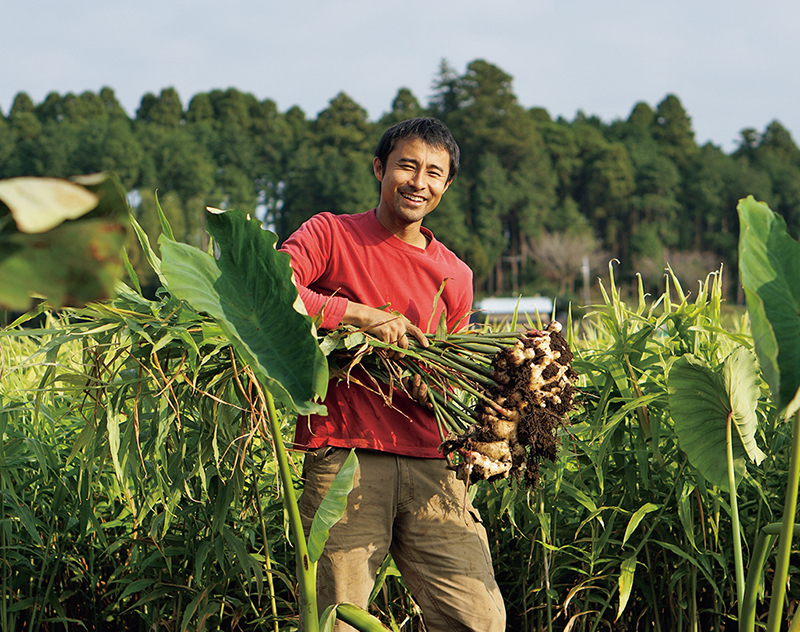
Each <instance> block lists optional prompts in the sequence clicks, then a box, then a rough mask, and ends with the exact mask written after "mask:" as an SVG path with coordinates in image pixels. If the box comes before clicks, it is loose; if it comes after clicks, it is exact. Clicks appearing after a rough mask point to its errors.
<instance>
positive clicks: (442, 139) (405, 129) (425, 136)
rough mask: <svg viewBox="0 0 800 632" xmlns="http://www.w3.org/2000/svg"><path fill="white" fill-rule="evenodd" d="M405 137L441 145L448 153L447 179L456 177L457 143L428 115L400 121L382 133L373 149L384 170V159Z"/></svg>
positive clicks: (432, 145) (444, 126) (447, 131)
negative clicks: (448, 168)
mask: <svg viewBox="0 0 800 632" xmlns="http://www.w3.org/2000/svg"><path fill="white" fill-rule="evenodd" d="M406 138H419V139H420V140H422V141H424V142H425V143H426V144H427V145H430V146H431V147H441V148H442V149H445V150H447V153H448V154H449V155H450V171H449V173H448V174H447V181H448V182H450V181H451V180H452V179H453V178H455V177H456V174H457V173H458V163H459V160H460V159H461V151H460V150H459V149H458V143H456V140H455V138H453V135H452V134H451V133H450V130H449V129H447V126H446V125H445V124H444V123H442V122H441V121H440V120H439V119H435V118H432V117H429V116H426V117H418V118H412V119H408V120H406V121H401V122H400V123H396V124H394V125H392V126H391V127H390V128H389V129H387V130H386V131H385V132H384V133H383V136H382V137H381V140H380V142H379V143H378V147H377V148H376V149H375V157H376V158H377V159H378V160H380V161H381V167H382V168H383V169H384V170H385V169H386V159H387V158H388V157H389V154H390V153H392V150H393V149H394V148H395V146H396V145H397V142H398V141H401V140H404V139H406Z"/></svg>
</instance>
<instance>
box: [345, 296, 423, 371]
mask: <svg viewBox="0 0 800 632" xmlns="http://www.w3.org/2000/svg"><path fill="white" fill-rule="evenodd" d="M342 323H343V324H345V325H355V326H356V327H359V328H360V329H363V330H364V331H366V332H367V333H368V334H370V335H371V336H374V337H375V338H377V339H378V340H380V341H381V342H386V343H389V344H393V345H395V346H397V347H400V348H401V349H408V337H409V336H414V338H416V339H417V340H418V341H419V343H420V344H421V345H422V346H423V347H427V346H428V345H429V344H430V343H429V342H428V339H427V338H426V337H425V334H424V333H423V331H422V330H421V329H420V328H419V327H417V326H416V325H412V324H411V323H410V322H409V321H408V320H407V319H406V318H404V317H403V316H398V315H396V314H390V313H389V312H384V311H383V310H381V309H377V308H375V307H369V306H367V305H363V304H361V303H356V302H354V301H350V302H348V304H347V310H346V311H345V313H344V317H343V318H342ZM388 355H389V358H396V359H398V360H399V359H400V358H402V357H403V353H402V352H399V351H390V352H389V354H388Z"/></svg>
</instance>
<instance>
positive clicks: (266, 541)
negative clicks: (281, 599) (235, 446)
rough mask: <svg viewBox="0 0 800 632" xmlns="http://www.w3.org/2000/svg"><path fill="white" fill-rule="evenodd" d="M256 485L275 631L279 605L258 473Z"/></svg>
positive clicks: (276, 630)
mask: <svg viewBox="0 0 800 632" xmlns="http://www.w3.org/2000/svg"><path fill="white" fill-rule="evenodd" d="M255 487H256V509H257V510H258V520H259V522H260V523H261V539H262V540H263V541H264V566H265V567H266V569H267V585H268V586H269V601H270V606H271V609H272V616H273V617H275V632H279V627H278V605H277V603H276V602H275V579H274V578H273V577H272V562H271V560H270V559H269V554H270V547H269V539H268V538H267V524H266V521H265V520H264V512H263V510H262V509H261V496H260V494H259V493H258V474H256V476H255Z"/></svg>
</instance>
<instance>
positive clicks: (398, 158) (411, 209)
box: [282, 118, 505, 632]
mask: <svg viewBox="0 0 800 632" xmlns="http://www.w3.org/2000/svg"><path fill="white" fill-rule="evenodd" d="M458 163H459V149H458V145H457V144H456V142H455V140H454V139H453V137H452V135H451V134H450V131H449V130H448V129H447V128H446V127H445V126H444V124H443V123H441V121H438V120H436V119H433V118H416V119H410V120H408V121H403V122H402V123H398V124H397V125H394V126H392V127H390V128H389V129H388V130H387V131H386V132H385V133H384V135H383V137H382V138H381V140H380V142H379V143H378V147H377V149H376V151H375V158H374V160H373V170H374V173H375V177H376V178H377V179H378V180H379V182H380V200H379V202H378V206H377V207H376V208H374V209H372V210H371V211H367V212H365V213H361V214H357V215H333V214H331V213H321V214H319V215H316V216H314V217H312V218H311V219H310V220H308V221H307V222H306V223H305V224H303V226H301V227H300V228H299V229H298V231H297V232H296V233H294V234H293V235H292V236H291V237H289V239H287V240H286V242H285V243H284V245H283V247H282V249H283V250H285V251H286V252H288V253H289V254H290V255H291V257H292V268H293V269H294V272H295V279H296V282H297V285H298V289H299V292H300V296H301V298H302V299H303V302H304V303H305V306H306V309H307V310H308V312H309V314H312V315H315V314H321V315H322V326H323V328H327V329H332V328H334V327H336V326H338V325H340V324H352V325H356V326H358V327H360V328H363V329H365V330H366V331H368V332H369V333H370V334H372V335H373V336H375V337H377V338H379V339H380V340H383V341H385V342H391V343H395V344H397V345H398V346H399V347H401V348H403V349H405V348H408V337H409V336H413V337H415V338H416V339H417V340H419V341H420V343H421V344H423V345H427V344H428V343H427V339H426V338H425V333H426V331H427V333H431V331H428V330H435V328H436V326H437V324H438V323H439V321H440V319H441V318H442V317H444V318H445V321H446V322H447V327H448V329H452V328H457V327H459V326H462V325H464V324H466V322H467V316H468V314H469V312H470V310H471V308H472V272H471V271H470V269H469V268H468V267H467V265H466V264H465V263H463V262H462V261H461V260H459V259H458V258H457V257H456V256H455V255H454V254H453V253H452V252H450V250H448V249H447V248H445V246H444V245H443V244H442V243H441V242H439V241H437V240H436V238H435V237H434V236H433V233H431V231H429V230H428V229H427V228H424V227H423V226H422V220H423V219H424V218H425V216H426V215H428V213H430V212H432V211H433V210H434V209H435V208H436V206H437V205H438V204H439V201H440V200H441V198H442V195H444V194H445V192H446V191H447V189H448V187H449V186H450V184H451V183H452V181H453V178H455V176H456V173H457V172H458ZM443 284H444V289H443V290H441V294H440V295H439V298H438V300H435V298H436V296H437V294H438V293H439V292H440V289H441V288H442V285H443ZM399 314H402V316H399ZM369 385H370V381H369V378H368V377H366V375H365V374H363V373H360V372H359V370H358V369H355V370H354V371H353V373H352V374H351V379H350V380H349V383H348V382H337V381H333V382H331V384H330V385H329V389H328V395H327V397H326V399H325V402H324V403H325V405H326V406H327V408H328V415H327V416H324V417H323V416H318V415H312V416H310V417H307V418H301V419H299V420H298V424H297V429H296V432H295V444H296V445H297V446H298V447H301V448H303V449H305V450H308V453H307V454H306V457H305V461H304V466H303V478H304V481H305V484H304V488H303V494H302V496H301V498H300V510H301V513H302V515H303V521H304V526H305V529H306V532H308V530H309V529H310V527H311V521H312V519H313V517H314V513H315V512H316V510H317V507H318V506H319V504H320V502H321V501H322V498H324V496H325V493H326V492H327V490H328V488H329V487H330V484H331V482H332V480H333V478H334V476H335V475H336V473H337V472H338V471H339V469H340V468H341V466H342V463H343V462H344V459H345V458H346V456H347V454H348V451H349V449H350V448H355V449H356V451H357V454H358V458H359V469H358V472H357V473H356V479H355V486H354V488H353V491H352V492H351V493H350V495H349V497H348V506H347V511H346V514H345V516H344V518H342V520H341V521H340V522H339V523H337V524H336V525H335V526H334V527H333V528H332V529H331V531H330V538H329V540H328V543H327V545H326V547H325V551H324V553H323V557H322V558H321V559H320V562H319V567H318V579H317V585H318V605H319V608H320V612H321V611H322V610H323V609H324V608H325V607H327V606H328V605H330V604H333V603H338V602H342V601H349V602H352V603H355V604H357V605H359V606H361V607H366V606H367V600H368V598H369V594H370V591H371V590H372V587H373V584H374V582H375V576H376V572H377V570H378V567H379V566H380V564H381V562H382V561H383V560H384V558H385V556H386V554H387V553H391V554H392V556H393V558H394V560H395V563H396V564H397V567H398V568H399V569H400V572H401V573H402V575H403V578H404V580H405V582H406V585H407V586H408V587H409V589H410V590H411V592H412V594H413V595H414V599H415V600H416V602H417V603H418V604H419V605H420V607H421V608H422V613H423V619H424V620H425V625H426V627H427V629H428V630H429V632H437V631H439V630H442V631H444V630H474V631H476V632H478V631H480V632H494V631H500V630H504V629H505V610H504V607H503V603H502V598H501V596H500V591H499V589H498V587H497V584H496V582H495V579H494V573H493V571H492V563H491V558H490V554H489V547H488V543H487V538H486V532H485V530H484V528H483V526H482V524H481V520H480V516H479V515H478V512H477V511H476V510H475V508H474V507H472V505H471V503H470V502H469V500H468V498H467V494H466V490H465V488H464V484H463V483H462V482H461V481H459V480H457V479H456V478H455V474H454V473H453V472H451V471H449V470H448V469H447V468H446V463H445V461H444V459H443V458H442V454H441V452H440V451H439V444H440V437H439V431H438V428H437V425H436V420H435V418H434V416H433V414H432V413H431V411H430V409H429V408H427V407H426V406H424V405H422V404H421V403H419V402H420V401H421V402H422V403H423V404H424V402H425V397H424V393H415V394H416V395H417V396H418V397H417V399H418V400H419V401H415V400H413V399H411V398H409V397H407V396H406V395H405V394H404V393H402V392H401V391H396V392H395V393H393V395H392V403H391V405H387V404H386V402H385V401H384V398H383V397H382V396H381V395H380V394H379V393H376V392H375V390H374V389H372V388H370V386H369ZM336 629H337V632H340V631H342V630H351V629H352V628H350V626H346V625H345V624H343V623H338V624H337V628H336Z"/></svg>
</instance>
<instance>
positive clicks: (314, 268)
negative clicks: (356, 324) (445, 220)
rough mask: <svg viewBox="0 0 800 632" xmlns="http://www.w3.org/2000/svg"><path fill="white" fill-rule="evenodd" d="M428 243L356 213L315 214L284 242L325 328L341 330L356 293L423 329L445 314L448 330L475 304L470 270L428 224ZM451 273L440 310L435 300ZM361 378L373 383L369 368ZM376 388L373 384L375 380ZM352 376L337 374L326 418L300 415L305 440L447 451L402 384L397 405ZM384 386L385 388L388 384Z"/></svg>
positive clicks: (424, 452) (298, 437)
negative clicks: (420, 245) (407, 237)
mask: <svg viewBox="0 0 800 632" xmlns="http://www.w3.org/2000/svg"><path fill="white" fill-rule="evenodd" d="M422 231H423V233H424V234H425V236H426V237H427V238H428V242H429V243H428V246H427V247H426V248H424V249H423V248H418V247H416V246H412V245H411V244H408V243H406V242H404V241H403V240H401V239H399V238H397V237H395V236H394V235H392V234H391V233H390V232H389V231H388V230H386V229H385V228H384V227H383V226H382V225H381V223H380V222H379V221H378V219H377V217H376V216H375V211H374V210H372V211H369V212H367V213H361V214H358V215H333V214H332V213H320V214H318V215H315V216H314V217H312V218H311V219H310V220H308V221H307V222H306V223H305V224H303V225H302V226H301V227H300V228H299V229H298V230H297V232H295V233H294V234H293V235H292V236H291V237H289V239H287V240H286V242H284V244H283V246H282V247H281V250H283V251H285V252H288V253H289V255H291V257H292V269H293V270H294V273H295V281H296V283H297V285H298V290H299V293H300V297H301V298H302V300H303V303H304V304H305V306H306V309H307V310H308V312H309V314H312V315H314V314H318V313H320V311H321V312H322V315H323V320H322V326H323V328H326V329H332V328H334V327H336V326H337V325H338V324H339V323H340V322H341V319H342V316H343V315H344V312H345V309H346V308H347V301H349V300H352V301H356V302H358V303H363V304H364V305H368V306H370V307H380V308H383V307H387V308H388V309H391V310H393V311H396V312H399V313H401V314H403V315H405V317H406V318H408V320H409V321H411V322H412V323H413V324H415V325H417V326H418V327H420V328H421V329H422V330H423V331H426V332H429V333H430V332H433V331H435V330H436V327H437V325H438V323H439V319H440V317H441V314H442V312H444V313H445V314H446V322H447V327H448V329H451V328H452V327H454V326H455V325H456V324H457V323H458V322H459V320H461V323H462V324H463V325H466V322H467V318H466V315H467V314H468V313H469V311H470V310H471V308H472V271H471V270H470V269H469V267H468V266H467V265H466V264H465V263H464V262H463V261H461V260H460V259H458V257H456V256H455V255H454V254H453V253H452V252H451V251H450V250H448V249H447V248H446V247H445V246H444V245H443V244H441V242H439V241H437V240H436V239H435V238H434V236H433V233H431V232H430V231H429V230H428V229H426V228H423V229H422ZM445 279H448V281H447V283H446V284H445V288H444V291H443V292H442V294H441V296H440V297H439V300H438V301H437V305H436V311H435V313H433V314H432V313H431V312H432V308H433V303H434V298H435V296H436V294H437V293H438V292H439V289H440V287H441V285H442V282H443V281H444V280H445ZM353 378H356V379H358V380H362V381H364V382H365V383H367V384H370V382H369V381H368V378H366V377H365V375H364V374H363V372H360V371H358V372H354V373H353ZM370 388H373V389H374V388H375V386H373V385H371V384H370ZM370 388H365V387H364V386H360V385H357V384H354V383H353V380H351V383H350V385H349V386H348V385H347V383H346V382H344V381H337V380H335V379H334V380H332V382H331V384H330V385H329V387H328V395H327V397H326V399H325V402H324V403H325V405H326V407H327V409H328V415H327V416H320V415H311V416H309V417H301V418H300V419H299V420H298V423H297V429H296V432H295V444H296V445H297V446H298V447H302V448H309V449H314V448H318V447H322V446H325V445H329V446H336V447H342V448H352V447H355V448H369V449H373V450H381V451H385V452H391V453H394V454H403V455H406V456H416V457H425V458H440V457H441V453H440V452H439V444H440V443H441V440H440V436H439V430H438V428H437V425H436V420H435V418H434V416H433V413H432V412H430V411H429V410H428V409H426V408H423V407H422V406H419V405H418V404H417V403H415V402H414V401H412V400H411V399H409V398H408V397H407V396H405V395H404V394H403V393H401V392H399V391H395V392H394V393H393V396H392V405H391V406H388V405H387V404H386V403H385V401H384V398H383V397H381V396H380V395H379V394H377V393H374V392H371V390H370ZM380 388H382V389H383V390H384V391H385V390H386V388H387V387H386V386H385V385H383V384H381V385H380Z"/></svg>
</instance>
